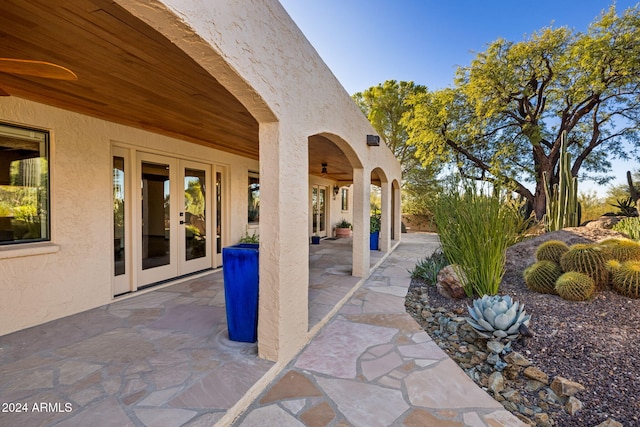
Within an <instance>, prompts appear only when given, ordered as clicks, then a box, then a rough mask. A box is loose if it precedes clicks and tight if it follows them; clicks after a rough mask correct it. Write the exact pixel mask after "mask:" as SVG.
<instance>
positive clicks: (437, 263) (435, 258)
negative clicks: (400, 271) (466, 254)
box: [409, 250, 449, 285]
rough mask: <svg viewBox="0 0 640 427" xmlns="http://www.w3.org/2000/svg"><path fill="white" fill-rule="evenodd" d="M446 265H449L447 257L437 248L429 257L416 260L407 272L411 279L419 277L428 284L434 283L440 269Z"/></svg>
mask: <svg viewBox="0 0 640 427" xmlns="http://www.w3.org/2000/svg"><path fill="white" fill-rule="evenodd" d="M447 265H449V261H448V260H447V257H446V256H445V255H444V253H442V251H441V250H437V251H435V252H434V253H433V254H431V256H430V257H427V258H425V259H423V260H420V261H418V263H417V264H416V266H415V267H414V269H413V270H409V273H411V278H412V279H420V280H422V281H424V282H425V283H426V284H428V285H435V284H436V281H437V278H438V273H439V272H440V269H441V268H442V267H444V266H447Z"/></svg>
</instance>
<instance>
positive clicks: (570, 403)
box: [564, 396, 583, 415]
mask: <svg viewBox="0 0 640 427" xmlns="http://www.w3.org/2000/svg"><path fill="white" fill-rule="evenodd" d="M582 407H583V405H582V402H581V401H579V400H578V399H576V398H575V397H573V396H571V397H569V400H567V403H565V404H564V410H565V411H567V414H569V415H575V414H576V412H578V411H579V410H580V409H582Z"/></svg>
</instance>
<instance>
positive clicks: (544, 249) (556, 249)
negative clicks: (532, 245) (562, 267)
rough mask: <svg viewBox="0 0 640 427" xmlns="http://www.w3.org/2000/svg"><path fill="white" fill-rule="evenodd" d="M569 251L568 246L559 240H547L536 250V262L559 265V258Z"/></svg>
mask: <svg viewBox="0 0 640 427" xmlns="http://www.w3.org/2000/svg"><path fill="white" fill-rule="evenodd" d="M568 250H569V246H568V245H567V244H566V243H565V242H563V241H561V240H548V241H546V242H543V243H541V244H540V246H538V249H536V259H537V260H538V261H552V262H555V263H556V264H560V258H561V257H562V255H564V254H565V252H567V251H568Z"/></svg>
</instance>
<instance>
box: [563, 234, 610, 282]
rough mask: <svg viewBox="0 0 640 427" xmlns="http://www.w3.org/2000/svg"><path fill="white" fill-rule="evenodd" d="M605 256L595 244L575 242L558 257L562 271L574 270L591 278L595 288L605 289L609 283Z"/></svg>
mask: <svg viewBox="0 0 640 427" xmlns="http://www.w3.org/2000/svg"><path fill="white" fill-rule="evenodd" d="M606 262H607V258H606V256H605V254H604V253H603V252H602V250H601V249H600V248H599V247H598V246H596V245H587V244H576V245H573V246H571V247H570V248H569V250H568V251H567V252H566V253H565V254H564V255H562V258H560V267H562V271H565V272H570V271H575V272H578V273H583V274H586V275H587V276H589V277H591V279H593V282H594V283H595V286H596V289H597V290H603V289H606V287H607V285H608V283H609V271H608V270H607V264H606Z"/></svg>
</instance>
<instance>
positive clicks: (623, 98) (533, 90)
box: [402, 6, 640, 218]
mask: <svg viewBox="0 0 640 427" xmlns="http://www.w3.org/2000/svg"><path fill="white" fill-rule="evenodd" d="M408 103H409V105H411V106H412V107H413V109H411V110H409V112H408V113H407V114H405V117H404V118H403V120H402V123H403V124H404V126H405V127H406V129H407V131H408V133H409V140H408V142H409V143H410V144H414V145H415V146H416V148H417V155H418V157H419V158H420V159H421V161H422V163H423V164H425V165H434V164H441V163H447V162H453V163H455V164H456V165H457V167H458V170H459V171H460V173H461V174H462V175H463V176H466V177H471V178H474V179H477V180H483V181H489V182H496V183H500V184H501V185H509V186H510V187H511V188H512V189H513V190H514V191H516V192H517V193H518V194H520V195H521V196H522V197H524V198H526V200H527V202H528V203H529V205H530V207H531V208H532V209H533V210H534V211H535V213H536V216H537V217H538V218H541V217H542V215H543V214H544V212H545V195H544V184H543V180H542V174H543V173H544V172H546V173H547V174H548V176H549V177H551V180H550V181H551V185H553V184H554V183H556V182H557V181H558V171H557V164H558V159H559V154H560V137H561V135H562V133H563V132H564V131H567V133H568V150H569V152H570V153H571V154H572V162H573V163H572V168H571V173H572V175H573V176H578V173H579V172H581V178H588V179H595V180H597V181H598V182H601V183H605V182H606V181H607V180H608V179H610V178H609V177H607V176H606V175H604V173H606V172H607V171H609V170H610V167H611V164H610V162H609V159H610V158H612V157H619V158H628V156H629V155H630V154H636V155H637V150H638V148H639V147H640V141H639V139H638V136H639V134H638V132H639V125H640V15H639V13H638V9H637V7H636V8H630V9H627V10H626V11H625V12H624V13H623V14H622V15H621V16H618V15H617V13H616V10H615V7H614V6H612V7H611V8H610V9H609V10H608V11H606V12H603V13H602V14H601V15H600V16H599V17H598V18H597V19H596V20H595V21H594V22H593V23H592V24H591V25H590V27H589V29H588V31H587V32H586V33H577V32H574V31H572V30H570V29H568V28H566V27H561V28H556V29H554V28H551V27H549V28H545V29H543V30H541V31H539V32H536V33H534V34H533V35H532V36H531V37H529V38H528V39H526V40H525V41H522V42H519V43H513V42H509V41H506V40H503V39H499V40H497V41H495V42H493V43H491V44H490V45H489V46H488V47H487V50H486V51H485V52H482V53H479V54H478V55H477V57H476V58H475V59H474V60H473V61H472V63H471V65H470V66H468V67H464V68H459V69H458V72H457V78H456V81H455V85H454V87H452V88H447V89H443V90H440V91H435V92H428V91H427V92H422V93H417V94H414V95H412V96H411V97H410V98H409V100H408ZM624 142H626V144H627V145H628V148H626V147H625V146H624V144H623V143H624ZM532 183H533V184H534V186H535V190H533V192H532V191H531V190H530V189H529V188H527V186H526V184H532Z"/></svg>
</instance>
